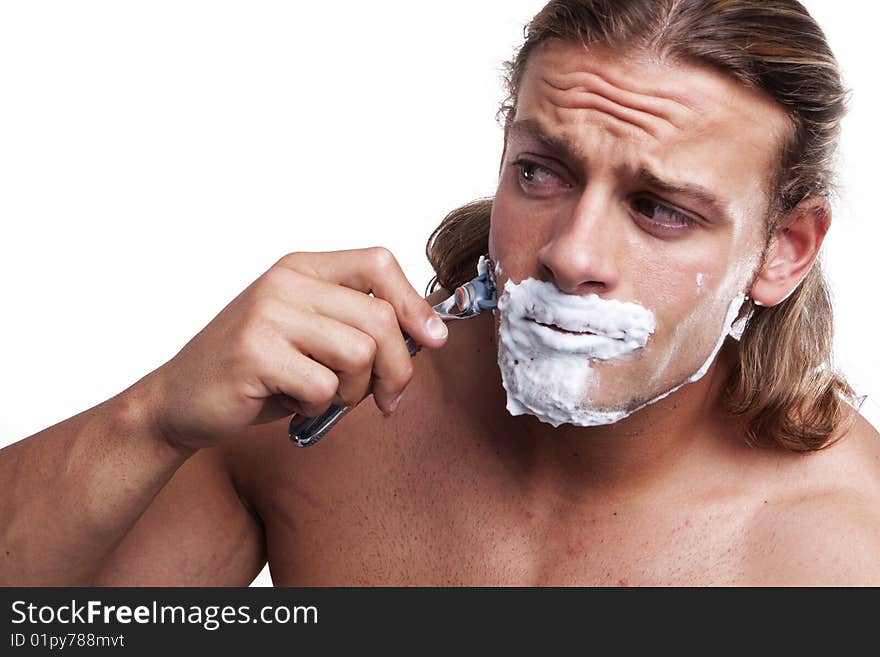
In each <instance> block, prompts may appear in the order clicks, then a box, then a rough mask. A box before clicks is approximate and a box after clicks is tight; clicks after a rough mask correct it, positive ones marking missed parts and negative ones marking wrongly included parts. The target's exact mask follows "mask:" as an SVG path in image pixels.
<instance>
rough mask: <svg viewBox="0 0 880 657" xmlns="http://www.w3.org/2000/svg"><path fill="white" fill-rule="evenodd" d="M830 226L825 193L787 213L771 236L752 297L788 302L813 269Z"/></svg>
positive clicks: (760, 300)
mask: <svg viewBox="0 0 880 657" xmlns="http://www.w3.org/2000/svg"><path fill="white" fill-rule="evenodd" d="M830 225H831V206H830V205H829V203H828V199H827V198H824V197H822V196H810V197H807V198H805V199H804V200H803V201H801V202H800V203H798V204H797V206H795V208H794V209H793V210H791V211H790V212H789V213H788V214H786V215H785V217H783V218H782V221H780V222H779V228H777V229H776V231H775V232H774V234H773V235H772V236H771V237H770V245H769V247H768V249H767V255H766V257H765V259H764V264H763V265H762V266H761V269H760V270H759V271H758V275H757V277H756V278H755V281H754V283H753V284H752V289H751V292H750V293H749V294H750V296H751V297H752V299H754V300H755V301H756V302H757V303H758V304H759V305H761V306H775V305H776V304H778V303H782V302H783V301H785V300H786V299H787V298H788V297H789V295H790V294H791V293H792V292H794V291H795V289H796V288H797V286H798V285H799V284H800V282H801V281H802V280H804V278H805V277H806V275H807V274H808V273H809V272H810V268H811V267H812V266H813V263H814V262H815V261H816V258H817V256H818V255H819V249H820V248H821V246H822V241H823V240H824V239H825V234H826V233H827V232H828V227H829V226H830Z"/></svg>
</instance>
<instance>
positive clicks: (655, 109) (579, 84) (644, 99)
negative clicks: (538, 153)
mask: <svg viewBox="0 0 880 657" xmlns="http://www.w3.org/2000/svg"><path fill="white" fill-rule="evenodd" d="M558 77H559V82H558V83H554V82H553V81H551V80H550V79H549V78H548V79H545V81H546V82H547V83H548V84H550V85H551V86H552V87H554V88H555V89H558V90H560V91H574V92H580V93H585V94H595V95H597V96H600V97H603V98H606V99H608V100H609V101H611V102H612V103H615V104H617V105H619V106H621V107H623V108H627V109H632V110H635V111H637V112H642V113H644V114H646V115H649V116H651V117H656V118H658V119H661V120H662V121H665V122H666V123H668V124H670V125H671V126H672V127H673V128H676V129H678V130H681V129H683V126H682V125H680V123H683V122H685V121H686V120H687V118H688V117H689V116H693V115H694V114H697V113H698V112H697V111H696V110H695V109H694V108H692V107H690V106H689V105H687V104H686V103H684V102H682V100H681V99H679V98H677V97H672V96H667V95H664V94H663V93H661V92H660V91H659V90H651V92H650V93H641V92H639V91H635V90H631V89H625V88H624V87H622V86H621V85H620V84H619V83H615V82H611V81H610V80H608V79H606V78H605V77H603V76H602V75H599V74H598V73H595V72H591V71H573V72H570V73H559V74H558Z"/></svg>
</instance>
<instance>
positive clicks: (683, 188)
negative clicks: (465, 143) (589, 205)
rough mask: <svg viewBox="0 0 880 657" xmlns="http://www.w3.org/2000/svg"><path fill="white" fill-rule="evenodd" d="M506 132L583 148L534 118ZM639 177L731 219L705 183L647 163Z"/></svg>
mask: <svg viewBox="0 0 880 657" xmlns="http://www.w3.org/2000/svg"><path fill="white" fill-rule="evenodd" d="M507 135H508V138H511V137H512V138H525V139H531V140H532V141H534V142H536V143H538V144H540V145H541V146H543V147H544V148H546V149H547V150H550V151H553V152H555V153H559V154H560V155H563V156H567V157H570V158H578V157H581V156H582V150H581V149H580V147H579V146H578V145H577V144H575V143H574V142H573V141H572V140H570V139H568V138H566V137H561V136H557V135H551V134H550V133H549V132H547V131H546V130H544V128H543V126H541V124H540V123H538V121H536V120H534V119H521V120H519V121H514V122H513V123H511V124H510V126H509V128H508V130H507ZM636 179H637V180H638V181H639V182H641V183H642V184H644V185H647V186H648V187H650V188H651V189H653V190H655V191H657V192H658V193H660V194H668V195H674V196H681V197H686V198H689V199H691V200H693V201H694V202H696V203H697V204H699V205H701V206H703V207H706V208H708V209H709V210H710V211H711V212H712V213H713V214H714V215H716V216H717V217H718V218H720V219H723V220H725V221H730V220H731V219H730V215H729V214H728V213H727V204H726V203H724V202H723V201H722V200H721V199H719V198H718V197H717V196H716V195H715V194H713V193H712V192H711V191H710V190H708V189H706V188H705V187H701V186H700V185H694V184H691V183H673V182H667V181H665V180H663V179H662V178H660V177H659V176H658V175H656V174H654V173H653V172H651V171H650V170H648V169H646V168H645V167H641V168H640V169H639V170H638V172H637V174H636Z"/></svg>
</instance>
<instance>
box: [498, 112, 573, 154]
mask: <svg viewBox="0 0 880 657" xmlns="http://www.w3.org/2000/svg"><path fill="white" fill-rule="evenodd" d="M507 136H508V138H511V137H513V138H520V139H523V138H525V139H531V140H532V141H535V142H537V143H539V144H540V145H541V146H543V147H545V148H546V149H548V150H551V151H555V152H557V153H560V154H562V155H567V156H570V157H578V156H580V155H582V153H581V149H580V148H578V146H577V144H575V143H574V142H573V141H572V140H570V139H568V138H566V137H559V136H557V135H551V134H550V133H548V132H547V131H546V130H544V128H543V127H542V126H541V124H540V123H538V122H537V121H535V120H534V119H520V120H519V121H514V122H513V123H511V124H510V126H509V127H508V129H507Z"/></svg>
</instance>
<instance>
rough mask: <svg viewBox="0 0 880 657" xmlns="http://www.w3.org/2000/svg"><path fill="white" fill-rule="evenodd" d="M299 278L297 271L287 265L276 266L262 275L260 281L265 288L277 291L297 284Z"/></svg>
mask: <svg viewBox="0 0 880 657" xmlns="http://www.w3.org/2000/svg"><path fill="white" fill-rule="evenodd" d="M298 278H299V277H298V276H297V274H296V272H294V271H291V270H290V269H288V268H286V267H279V266H275V267H271V268H270V269H269V270H267V271H266V273H265V274H263V275H262V276H261V277H260V282H261V284H262V285H261V287H262V288H263V289H265V290H271V291H277V290H281V289H285V288H290V287H291V286H293V285H295V284H296V283H297V281H298Z"/></svg>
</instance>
